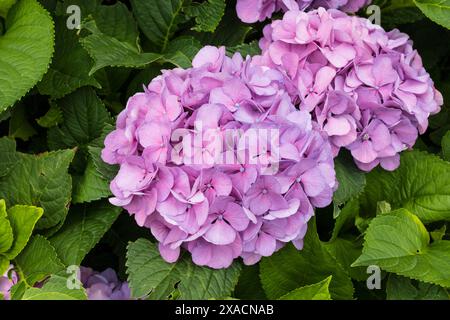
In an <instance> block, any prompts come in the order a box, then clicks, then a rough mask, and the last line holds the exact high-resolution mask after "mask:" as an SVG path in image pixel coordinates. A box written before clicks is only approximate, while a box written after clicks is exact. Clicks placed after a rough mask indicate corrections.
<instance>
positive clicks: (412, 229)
mask: <svg viewBox="0 0 450 320" xmlns="http://www.w3.org/2000/svg"><path fill="white" fill-rule="evenodd" d="M364 240H365V242H364V247H363V252H362V255H361V256H360V257H359V258H358V259H357V260H356V261H355V262H354V263H353V265H352V266H368V265H378V266H379V267H380V268H382V269H383V270H386V271H388V272H393V273H396V274H398V275H402V276H405V277H409V278H412V279H416V280H420V281H423V282H427V283H433V284H438V285H441V286H445V287H449V286H450V241H445V240H441V241H435V242H433V243H431V244H430V236H429V234H428V232H427V230H426V229H425V227H424V225H423V224H422V222H421V221H420V220H419V218H418V217H417V216H415V215H414V214H412V213H410V212H408V211H407V210H405V209H399V210H396V211H392V212H391V213H388V214H383V215H380V216H377V217H376V218H374V219H373V220H372V222H371V223H370V225H369V228H368V229H367V231H366V234H365V237H364Z"/></svg>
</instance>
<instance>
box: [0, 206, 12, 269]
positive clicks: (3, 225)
mask: <svg viewBox="0 0 450 320" xmlns="http://www.w3.org/2000/svg"><path fill="white" fill-rule="evenodd" d="M13 239H14V237H13V230H12V228H11V224H10V223H9V220H8V216H7V214H6V203H5V200H3V199H0V254H1V253H2V252H5V251H7V250H8V249H9V248H11V245H12V243H13ZM0 274H2V273H1V270H0Z"/></svg>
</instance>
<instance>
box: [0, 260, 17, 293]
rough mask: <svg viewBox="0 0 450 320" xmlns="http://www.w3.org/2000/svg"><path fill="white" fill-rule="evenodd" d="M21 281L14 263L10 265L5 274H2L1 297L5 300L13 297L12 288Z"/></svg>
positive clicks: (0, 280) (0, 279)
mask: <svg viewBox="0 0 450 320" xmlns="http://www.w3.org/2000/svg"><path fill="white" fill-rule="evenodd" d="M18 281H19V277H18V275H17V273H16V272H15V271H14V267H13V265H10V266H9V267H8V269H7V270H6V272H5V273H4V274H3V276H0V298H1V297H2V296H3V299H4V300H10V299H11V288H12V286H13V285H15V284H16V283H17V282H18Z"/></svg>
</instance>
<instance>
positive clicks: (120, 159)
mask: <svg viewBox="0 0 450 320" xmlns="http://www.w3.org/2000/svg"><path fill="white" fill-rule="evenodd" d="M102 157H103V160H104V161H105V162H107V163H110V164H119V165H120V170H119V172H118V174H117V176H116V177H115V178H114V180H113V181H112V182H111V190H112V192H113V194H114V197H113V198H111V199H110V201H111V203H113V204H114V205H117V206H122V207H124V208H125V209H127V210H128V212H129V213H130V214H132V215H134V217H135V219H136V222H137V223H138V224H139V225H140V226H144V227H146V228H149V229H150V231H151V233H152V234H153V236H154V237H155V238H156V239H157V241H158V242H159V250H160V253H161V255H162V257H163V258H164V259H165V260H166V261H168V262H175V261H176V260H177V259H178V258H179V256H180V250H182V249H184V250H187V251H189V252H190V253H191V255H192V260H193V261H194V263H196V264H198V265H202V266H203V265H204V266H209V267H212V268H226V267H228V266H230V265H231V263H232V262H233V260H234V259H236V258H238V257H242V258H243V259H244V262H245V263H247V264H253V263H256V262H257V261H258V260H259V259H260V258H261V257H262V256H269V255H271V254H272V253H273V252H275V251H276V250H278V249H280V248H281V247H283V245H285V244H286V243H288V242H293V243H294V244H295V245H296V246H297V247H298V248H299V249H300V248H301V247H302V240H303V237H304V235H305V232H306V229H307V222H308V220H309V219H310V218H311V216H312V215H313V213H314V212H313V209H314V207H324V206H327V205H328V204H330V202H331V199H332V193H333V190H334V189H335V188H336V179H335V172H334V163H333V155H332V149H331V145H330V144H329V142H328V139H327V136H326V134H325V133H324V132H322V131H321V130H320V128H319V127H318V125H317V124H316V123H314V122H313V121H312V119H311V115H310V114H309V113H308V112H306V111H301V110H298V109H296V108H295V107H294V105H293V104H292V101H291V98H290V96H289V94H288V91H287V88H286V87H285V77H284V75H283V73H282V72H280V71H277V70H275V69H272V68H270V67H268V66H262V65H259V64H256V63H254V61H253V60H252V59H251V58H250V57H247V58H246V59H243V58H242V56H241V55H240V54H235V55H234V56H233V57H227V56H226V55H225V48H223V47H221V48H216V47H211V46H207V47H204V48H203V49H201V50H200V51H199V53H198V54H197V55H196V57H195V58H194V59H193V67H192V68H189V69H187V70H184V69H179V68H178V69H173V70H165V71H163V72H162V74H161V75H160V76H158V77H156V78H155V79H153V80H152V81H151V83H150V84H149V85H148V86H146V87H145V88H144V92H143V93H138V94H136V95H135V96H133V97H131V98H130V99H129V101H128V104H127V106H126V108H125V110H123V111H122V112H121V114H120V115H119V116H118V118H117V127H116V130H114V131H113V132H111V133H110V134H109V136H108V137H107V138H106V140H105V148H104V150H103V152H102Z"/></svg>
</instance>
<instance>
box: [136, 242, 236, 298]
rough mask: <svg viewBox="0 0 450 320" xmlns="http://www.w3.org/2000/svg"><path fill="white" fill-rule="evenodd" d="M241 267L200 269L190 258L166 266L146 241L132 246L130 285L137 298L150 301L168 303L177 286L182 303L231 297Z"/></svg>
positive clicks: (155, 249) (152, 244) (155, 248)
mask: <svg viewBox="0 0 450 320" xmlns="http://www.w3.org/2000/svg"><path fill="white" fill-rule="evenodd" d="M240 269H241V268H240V266H239V264H236V263H235V264H233V265H232V266H231V267H230V268H228V269H220V270H214V269H210V268H207V267H199V266H197V265H195V264H194V263H192V262H191V258H190V257H188V256H184V257H182V258H181V259H180V260H179V261H178V262H176V263H172V264H171V263H167V262H165V261H164V260H163V259H162V258H161V255H160V254H159V251H158V248H157V245H155V244H154V243H151V242H150V241H148V240H145V239H138V240H137V241H136V242H131V243H130V244H129V246H128V252H127V273H128V281H129V285H130V288H131V291H132V294H133V296H134V297H142V296H145V295H147V294H150V298H151V299H167V298H168V297H169V296H170V295H171V294H172V293H173V292H174V291H175V285H176V284H177V283H179V284H178V290H179V292H180V295H181V296H180V298H181V299H190V300H200V299H210V298H221V297H225V296H228V295H229V294H230V293H231V291H232V290H233V288H234V286H235V285H236V283H237V281H238V277H239V272H240Z"/></svg>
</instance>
